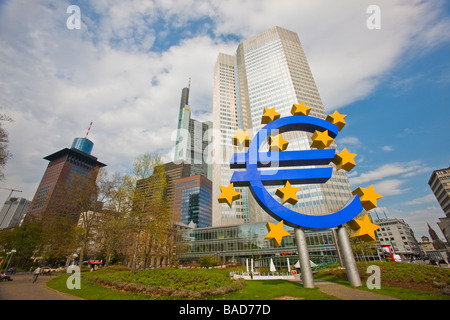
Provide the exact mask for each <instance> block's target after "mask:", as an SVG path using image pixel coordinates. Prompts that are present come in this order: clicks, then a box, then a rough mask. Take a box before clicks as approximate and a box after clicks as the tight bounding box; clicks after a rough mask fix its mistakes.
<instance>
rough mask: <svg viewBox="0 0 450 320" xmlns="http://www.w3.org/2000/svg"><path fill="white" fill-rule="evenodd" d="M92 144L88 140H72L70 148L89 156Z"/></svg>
mask: <svg viewBox="0 0 450 320" xmlns="http://www.w3.org/2000/svg"><path fill="white" fill-rule="evenodd" d="M93 147H94V143H93V142H92V141H91V140H89V139H88V138H75V139H73V143H72V147H71V148H75V149H77V150H80V151H83V152H84V153H87V154H91V152H92V148H93Z"/></svg>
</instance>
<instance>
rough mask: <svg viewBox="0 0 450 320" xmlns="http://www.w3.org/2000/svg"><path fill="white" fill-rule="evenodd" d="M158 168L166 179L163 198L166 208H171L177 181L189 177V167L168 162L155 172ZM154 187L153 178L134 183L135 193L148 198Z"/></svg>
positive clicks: (184, 164)
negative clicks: (166, 204) (162, 171)
mask: <svg viewBox="0 0 450 320" xmlns="http://www.w3.org/2000/svg"><path fill="white" fill-rule="evenodd" d="M158 168H162V169H164V174H165V178H166V190H165V196H166V199H167V203H168V206H169V207H170V208H172V206H173V199H174V196H175V185H176V182H177V180H178V179H181V178H186V177H189V176H190V175H191V165H190V164H186V163H184V162H181V163H174V162H168V163H165V164H162V165H160V166H158V167H156V168H155V170H159V169H158ZM154 187H155V180H154V177H153V176H150V177H148V178H145V179H141V180H138V181H137V182H136V192H137V193H141V194H144V195H146V196H148V197H151V196H152V193H153V188H154Z"/></svg>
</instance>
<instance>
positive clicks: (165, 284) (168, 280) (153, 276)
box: [84, 268, 245, 298]
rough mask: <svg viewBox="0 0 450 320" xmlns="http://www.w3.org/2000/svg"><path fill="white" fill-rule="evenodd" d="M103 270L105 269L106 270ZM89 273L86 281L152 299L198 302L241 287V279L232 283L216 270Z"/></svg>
mask: <svg viewBox="0 0 450 320" xmlns="http://www.w3.org/2000/svg"><path fill="white" fill-rule="evenodd" d="M105 269H106V268H105ZM105 269H103V270H102V271H103V272H98V271H97V272H91V273H89V274H86V275H84V276H85V277H86V278H87V279H89V281H91V282H93V283H98V284H100V285H103V286H107V287H112V288H115V289H118V290H124V291H127V292H134V293H145V294H150V295H155V296H166V297H182V298H187V297H189V298H200V297H206V296H210V295H223V294H227V293H230V292H233V291H237V290H240V289H242V288H243V287H244V285H245V281H243V280H242V279H239V280H232V279H231V278H230V277H229V275H228V273H226V272H223V271H217V270H215V269H212V270H205V269H194V270H192V269H191V270H186V269H153V270H138V271H136V272H135V274H134V275H131V274H130V272H129V271H116V272H111V271H108V270H105Z"/></svg>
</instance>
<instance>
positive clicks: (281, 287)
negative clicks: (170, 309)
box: [47, 274, 334, 300]
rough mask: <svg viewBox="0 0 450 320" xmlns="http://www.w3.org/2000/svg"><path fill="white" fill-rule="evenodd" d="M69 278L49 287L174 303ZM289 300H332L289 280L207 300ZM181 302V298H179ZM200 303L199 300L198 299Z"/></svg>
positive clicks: (251, 284) (86, 295)
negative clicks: (71, 284)
mask: <svg viewBox="0 0 450 320" xmlns="http://www.w3.org/2000/svg"><path fill="white" fill-rule="evenodd" d="M68 277H69V275H66V274H63V275H61V276H60V277H58V278H55V279H52V280H50V281H49V282H47V286H49V287H50V288H53V289H55V290H58V291H61V292H65V293H68V294H72V295H74V296H77V297H80V298H83V299H86V300H160V299H161V300H170V299H174V298H170V297H153V296H149V295H146V294H133V293H124V292H120V291H118V290H113V289H108V288H105V287H102V286H100V285H96V284H93V283H91V282H89V281H88V280H85V279H83V277H82V278H81V289H79V290H77V289H72V290H70V289H68V288H67V286H66V281H67V278H68ZM281 297H289V298H290V299H292V298H297V299H304V300H332V299H334V297H330V296H328V295H326V294H324V293H322V292H320V291H319V289H317V288H314V289H305V288H303V286H302V285H300V284H298V283H294V282H290V281H286V280H266V281H263V280H260V281H257V280H254V281H247V282H246V284H245V287H244V289H243V290H240V291H237V292H233V293H230V294H227V295H224V296H212V297H208V298H204V299H205V300H273V299H276V298H281ZM177 299H180V298H177ZM197 300H199V299H197Z"/></svg>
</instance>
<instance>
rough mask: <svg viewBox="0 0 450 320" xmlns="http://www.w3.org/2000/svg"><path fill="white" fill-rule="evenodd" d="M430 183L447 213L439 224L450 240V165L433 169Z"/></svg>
mask: <svg viewBox="0 0 450 320" xmlns="http://www.w3.org/2000/svg"><path fill="white" fill-rule="evenodd" d="M428 184H429V185H430V188H431V190H432V191H433V193H434V196H435V197H436V200H437V201H438V202H439V205H440V206H441V208H442V210H443V211H444V213H445V217H442V218H439V222H438V226H439V228H440V229H441V231H442V233H443V234H444V237H445V239H446V240H447V242H450V167H448V168H445V169H440V170H435V171H433V173H432V174H431V177H430V180H428Z"/></svg>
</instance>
